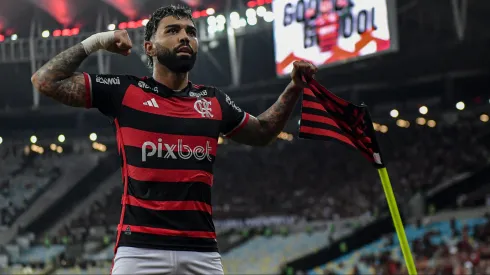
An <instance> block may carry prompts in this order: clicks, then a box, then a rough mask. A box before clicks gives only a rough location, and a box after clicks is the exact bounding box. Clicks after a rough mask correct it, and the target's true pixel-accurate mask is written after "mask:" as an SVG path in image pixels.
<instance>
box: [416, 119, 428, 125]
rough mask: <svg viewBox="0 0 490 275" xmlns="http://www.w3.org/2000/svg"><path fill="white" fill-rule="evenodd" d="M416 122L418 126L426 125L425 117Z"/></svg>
mask: <svg viewBox="0 0 490 275" xmlns="http://www.w3.org/2000/svg"><path fill="white" fill-rule="evenodd" d="M415 122H417V124H418V125H425V122H426V121H425V118H423V117H418V118H417V119H416V120H415Z"/></svg>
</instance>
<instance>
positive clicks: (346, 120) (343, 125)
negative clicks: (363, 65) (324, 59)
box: [299, 79, 384, 168]
mask: <svg viewBox="0 0 490 275" xmlns="http://www.w3.org/2000/svg"><path fill="white" fill-rule="evenodd" d="M299 137H300V138H303V139H316V140H325V141H326V140H332V139H333V140H337V141H340V142H342V143H344V144H347V145H349V146H351V147H354V148H355V149H357V150H358V151H359V152H361V153H362V154H363V156H365V157H366V158H367V159H368V160H369V162H371V163H372V164H373V165H374V166H375V167H376V168H383V167H384V162H383V161H382V159H381V153H380V149H379V145H378V142H377V141H376V134H375V131H374V128H373V122H372V120H371V116H370V115H369V112H368V109H367V106H366V105H362V106H357V105H354V104H352V103H350V102H349V101H347V100H345V99H342V98H340V97H338V96H336V95H334V94H333V93H332V92H330V91H328V90H327V89H326V88H325V87H323V86H322V85H320V84H319V83H318V82H317V81H316V80H314V79H311V80H310V81H308V89H304V92H303V100H302V108H301V122H300V131H299Z"/></svg>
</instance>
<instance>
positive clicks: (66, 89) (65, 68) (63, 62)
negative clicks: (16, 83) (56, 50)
mask: <svg viewBox="0 0 490 275" xmlns="http://www.w3.org/2000/svg"><path fill="white" fill-rule="evenodd" d="M131 47H132V43H131V40H130V39H129V35H128V32H127V31H126V30H118V31H113V32H102V33H97V34H94V35H92V36H90V37H89V38H87V39H85V40H84V41H82V42H81V43H79V44H77V45H75V46H73V47H71V48H69V49H68V50H66V51H64V52H62V53H60V54H58V55H57V56H55V57H54V58H53V59H51V60H50V61H48V63H46V64H45V65H44V66H42V67H41V68H40V69H39V70H38V71H37V72H36V73H34V75H33V76H32V78H31V81H32V84H33V85H34V87H35V88H36V89H37V90H38V91H39V92H40V93H42V94H44V95H46V96H49V97H51V98H53V99H55V100H57V101H59V102H61V103H63V104H66V105H69V106H73V107H82V106H85V102H86V95H85V92H86V89H85V77H84V75H83V74H81V73H75V70H77V69H78V67H80V64H82V62H83V61H84V60H85V58H87V56H88V55H89V54H91V53H93V52H96V51H98V50H101V49H104V50H107V51H110V52H113V53H118V54H122V55H129V53H130V51H131Z"/></svg>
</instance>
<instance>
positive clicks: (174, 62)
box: [155, 44, 197, 73]
mask: <svg viewBox="0 0 490 275" xmlns="http://www.w3.org/2000/svg"><path fill="white" fill-rule="evenodd" d="M155 47H156V50H157V56H156V57H157V59H158V62H160V64H162V65H164V66H165V67H167V68H168V69H169V70H171V71H172V72H175V73H187V72H189V71H190V70H192V68H193V67H194V63H196V57H197V53H196V52H195V51H194V52H193V53H192V54H191V55H190V56H188V55H180V56H179V55H177V50H176V49H175V50H171V49H169V48H165V47H163V46H161V45H158V44H155Z"/></svg>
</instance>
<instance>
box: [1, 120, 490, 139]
mask: <svg viewBox="0 0 490 275" xmlns="http://www.w3.org/2000/svg"><path fill="white" fill-rule="evenodd" d="M480 120H481V121H482V122H488V115H487V114H482V115H481V116H480ZM0 143H2V142H1V141H0Z"/></svg>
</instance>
